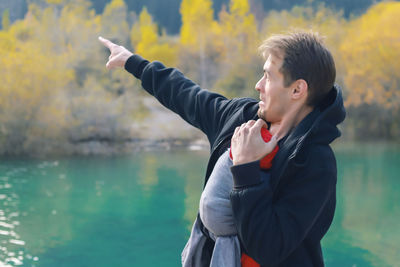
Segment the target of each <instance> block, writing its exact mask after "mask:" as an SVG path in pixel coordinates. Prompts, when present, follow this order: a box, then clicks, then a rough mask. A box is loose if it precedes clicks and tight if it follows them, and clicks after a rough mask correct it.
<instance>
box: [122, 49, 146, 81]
mask: <svg viewBox="0 0 400 267" xmlns="http://www.w3.org/2000/svg"><path fill="white" fill-rule="evenodd" d="M147 64H149V61H148V60H146V59H144V58H142V57H141V56H139V55H132V56H130V57H129V58H128V60H127V61H126V62H125V66H124V67H125V70H127V71H128V72H129V73H131V74H132V75H133V76H135V77H136V78H138V79H140V78H141V77H142V73H143V69H144V67H146V66H147Z"/></svg>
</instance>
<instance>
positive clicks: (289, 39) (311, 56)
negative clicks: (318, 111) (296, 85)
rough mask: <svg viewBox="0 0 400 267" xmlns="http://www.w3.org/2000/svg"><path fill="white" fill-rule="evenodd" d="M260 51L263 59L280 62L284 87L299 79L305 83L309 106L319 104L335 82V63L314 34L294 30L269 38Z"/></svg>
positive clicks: (318, 37)
mask: <svg viewBox="0 0 400 267" xmlns="http://www.w3.org/2000/svg"><path fill="white" fill-rule="evenodd" d="M259 50H260V52H261V53H262V54H263V56H264V57H268V55H269V54H273V55H274V56H277V57H281V58H282V59H283V63H282V67H281V68H280V70H279V71H280V72H281V73H282V74H283V83H284V86H285V87H288V86H289V85H290V84H291V83H293V82H294V81H296V80H298V79H303V80H305V81H306V82H307V85H308V98H307V101H306V104H307V105H309V106H316V105H318V103H320V102H321V101H322V99H323V98H324V97H325V96H326V95H327V94H328V92H329V91H330V90H331V89H332V87H333V84H334V83H335V78H336V68H335V62H334V61H333V57H332V55H331V53H330V52H329V50H328V49H327V48H326V47H325V46H324V45H323V42H322V38H321V37H320V36H319V35H318V34H317V33H313V32H305V31H295V32H291V33H288V34H279V35H272V36H271V37H269V38H268V39H266V40H265V41H264V42H263V43H262V45H261V46H260V48H259Z"/></svg>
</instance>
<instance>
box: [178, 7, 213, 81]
mask: <svg viewBox="0 0 400 267" xmlns="http://www.w3.org/2000/svg"><path fill="white" fill-rule="evenodd" d="M211 4H212V2H211V0H183V1H182V5H181V8H180V12H181V15H182V27H181V33H180V43H181V49H182V50H183V52H182V53H181V63H183V68H184V69H197V75H193V76H191V77H193V78H194V79H195V80H197V81H198V82H199V83H200V84H201V85H202V86H204V87H209V86H211V85H212V84H213V74H214V73H215V72H214V71H213V69H212V68H210V66H211V65H212V64H213V63H214V58H215V53H216V50H215V45H214V40H215V33H216V32H218V31H219V30H218V27H219V25H218V23H217V22H216V21H215V20H214V18H213V10H212V7H211Z"/></svg>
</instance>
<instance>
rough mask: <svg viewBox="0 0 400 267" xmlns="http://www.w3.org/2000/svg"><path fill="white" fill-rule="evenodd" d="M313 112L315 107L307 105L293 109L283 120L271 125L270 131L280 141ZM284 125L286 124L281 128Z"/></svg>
mask: <svg viewBox="0 0 400 267" xmlns="http://www.w3.org/2000/svg"><path fill="white" fill-rule="evenodd" d="M312 110H313V107H310V106H306V105H304V106H301V107H297V108H296V107H293V108H292V110H289V111H288V112H287V113H286V115H285V116H284V118H282V120H280V121H277V122H273V123H271V127H270V129H269V131H270V132H271V134H272V135H277V137H278V139H280V138H282V137H284V136H285V135H286V134H287V133H288V132H290V130H291V129H293V128H295V127H296V126H297V125H298V124H299V123H300V122H301V121H302V120H303V119H304V118H305V117H306V116H307V115H308V114H310V112H311V111H312ZM282 123H284V124H285V125H284V126H283V127H281V124H282ZM284 128H286V129H284Z"/></svg>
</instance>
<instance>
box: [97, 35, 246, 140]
mask: <svg viewBox="0 0 400 267" xmlns="http://www.w3.org/2000/svg"><path fill="white" fill-rule="evenodd" d="M99 40H100V42H102V43H103V44H104V45H105V46H106V47H107V48H109V49H110V52H111V55H110V57H109V60H108V62H107V64H106V67H107V68H108V69H112V68H115V67H124V68H125V69H126V70H127V71H129V72H130V73H132V74H133V75H134V76H135V77H136V78H138V79H140V80H141V81H142V86H143V88H144V89H145V90H146V91H147V92H148V93H150V94H151V95H153V96H154V97H156V98H157V99H158V101H159V102H160V103H161V104H162V105H164V106H165V107H167V108H168V109H170V110H172V111H173V112H175V113H177V114H178V115H180V116H181V117H182V118H183V119H184V120H185V121H187V122H188V123H190V124H191V125H193V126H195V127H196V128H199V129H200V130H202V131H203V132H204V133H205V134H206V135H207V137H208V139H209V141H210V143H211V144H212V143H213V141H214V140H215V138H216V134H217V133H218V132H219V131H220V130H221V128H222V127H223V126H224V124H225V122H226V120H228V119H229V118H230V116H231V115H232V114H233V113H234V112H235V111H236V108H237V107H239V106H240V105H242V104H243V100H239V99H234V100H228V99H227V98H225V97H224V96H222V95H219V94H217V93H213V92H210V91H208V90H204V89H201V88H200V86H198V85H197V84H195V83H194V82H192V81H191V80H189V79H187V78H186V77H185V76H184V75H183V74H182V73H181V72H180V71H179V70H177V69H174V68H167V67H165V66H164V65H163V64H162V63H160V62H158V61H155V62H151V63H150V62H149V61H147V60H145V59H143V58H142V57H140V56H139V55H134V54H133V53H132V52H129V51H128V50H127V49H126V48H124V47H123V46H119V45H116V44H114V43H112V42H111V41H109V40H107V39H104V38H101V37H99Z"/></svg>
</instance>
